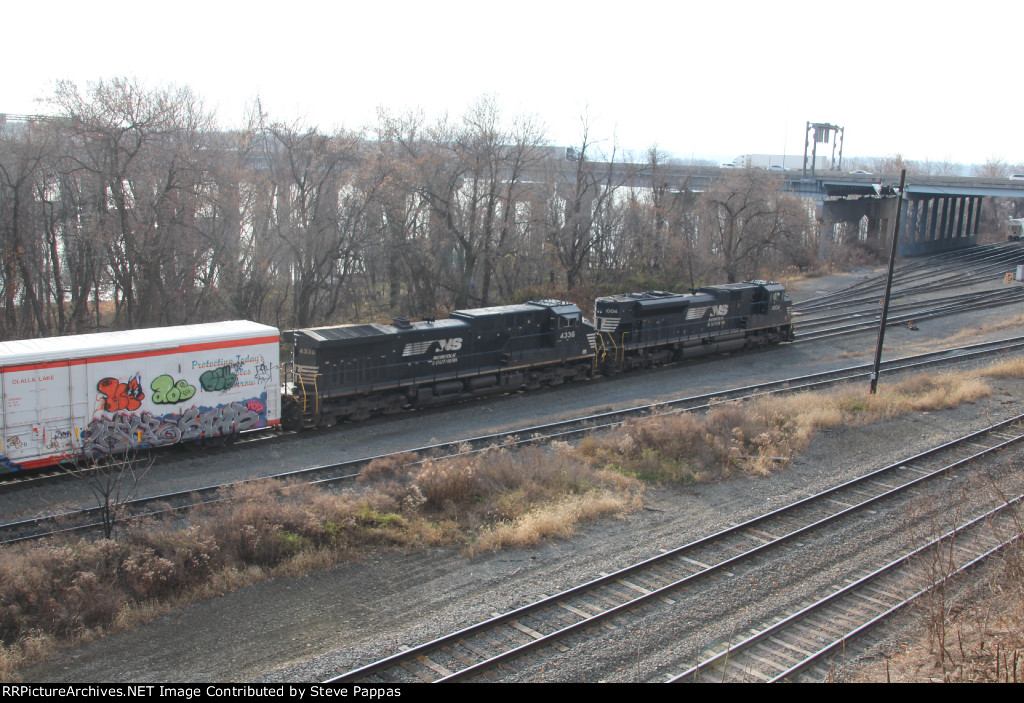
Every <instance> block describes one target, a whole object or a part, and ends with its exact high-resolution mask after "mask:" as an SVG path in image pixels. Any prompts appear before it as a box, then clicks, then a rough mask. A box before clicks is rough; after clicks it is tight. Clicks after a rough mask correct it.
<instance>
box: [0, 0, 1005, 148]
mask: <svg viewBox="0 0 1024 703" xmlns="http://www.w3.org/2000/svg"><path fill="white" fill-rule="evenodd" d="M1022 18H1024V11H1022V10H1021V9H1020V6H1018V5H1017V4H1016V3H1015V2H1006V1H1005V0H997V1H994V2H993V1H990V0H972V2H970V3H963V2H957V3H953V2H949V1H948V0H928V1H927V2H925V1H921V2H916V1H915V2H910V1H901V0H892V1H890V2H859V3H836V2H822V1H821V0H815V1H813V2H802V1H801V2H798V1H795V0H794V1H787V0H762V1H761V2H744V1H738V0H737V1H734V2H730V1H728V0H703V1H702V2H692V1H691V0H684V1H676V2H664V1H663V2H647V1H644V0H632V1H630V2H606V1H604V0H585V1H582V0H581V1H576V0H572V1H569V0H547V1H536V0H511V1H509V2H504V3H502V2H497V1H496V0H475V1H472V0H471V1H466V2H462V1H455V0H421V2H411V1H407V0H401V1H395V2H387V1H386V0H364V1H363V2H352V1H351V0H335V1H334V2H321V1H320V0H307V1H306V2H297V3H290V4H286V3H283V2H275V3H268V2H264V1H263V0H250V1H247V2H240V1H237V0H206V2H194V1H193V0H176V1H175V2H162V3H157V2H153V1H152V0H141V1H138V0H137V1H136V2H113V1H111V0H94V2H83V1H82V0H76V1H74V2H68V1H66V0H53V1H51V2H47V3H43V4H31V3H29V2H6V3H4V5H3V9H2V10H0V27H2V28H0V37H2V47H3V54H4V68H3V69H2V73H0V75H2V76H3V77H2V78H0V112H7V113H14V114H24V113H30V114H33V113H44V114H45V113H46V112H48V111H50V108H49V107H47V106H46V105H41V104H39V103H37V102H34V99H36V98H40V97H42V98H46V97H48V96H50V95H52V94H53V87H54V83H55V81H57V80H60V79H69V80H72V81H74V82H76V83H77V84H78V85H79V87H80V88H82V89H84V88H85V87H86V84H87V83H89V82H94V81H97V80H100V79H104V80H105V79H111V78H115V77H131V78H136V79H137V80H138V81H139V82H140V83H141V84H142V85H144V86H145V87H147V88H156V87H162V86H169V85H176V86H189V87H190V88H192V90H193V91H194V92H195V93H196V94H198V96H199V97H201V98H202V99H203V101H204V103H205V104H206V106H207V107H208V108H212V109H214V110H215V111H216V114H217V121H218V123H219V124H220V125H221V126H224V127H229V126H235V125H239V124H241V123H242V121H243V117H244V115H245V111H246V105H247V104H251V103H252V102H253V101H254V99H255V98H256V97H257V96H259V97H260V99H261V100H262V103H263V107H264V110H265V111H266V112H268V113H269V115H270V117H271V118H272V119H274V120H278V121H283V122H290V123H299V124H301V125H305V126H311V125H317V126H319V127H320V128H321V129H324V130H330V129H333V128H335V127H344V128H347V129H360V128H362V127H366V126H369V125H372V124H373V123H374V121H375V119H376V118H375V115H376V109H377V107H378V106H383V107H386V108H388V109H389V110H391V111H396V112H401V111H405V110H408V109H413V108H420V109H422V110H423V111H424V112H425V113H426V115H427V116H428V117H435V116H437V115H440V114H442V113H444V112H446V111H447V113H448V114H449V115H450V116H452V117H458V116H460V115H461V114H462V113H463V112H464V111H465V110H466V108H467V107H468V106H469V105H470V104H472V103H474V102H475V101H477V100H478V99H479V98H480V97H481V96H484V95H491V96H493V97H494V98H495V99H496V101H497V102H498V104H499V105H500V106H501V108H502V111H503V114H504V115H505V116H506V117H507V118H509V119H511V118H512V117H513V116H514V115H517V114H527V115H533V116H535V117H536V118H537V119H538V120H539V121H540V122H541V123H542V124H543V125H545V126H546V130H545V131H546V134H547V135H548V138H549V142H550V143H552V144H555V145H571V144H575V143H578V142H579V140H580V134H581V118H582V116H583V115H587V116H589V120H590V125H591V127H590V136H591V138H592V139H593V138H597V139H598V140H600V141H601V146H602V147H603V148H604V149H606V150H607V149H610V148H611V146H612V145H613V144H617V145H618V147H619V148H620V149H632V150H635V151H643V150H646V149H647V148H648V147H650V146H652V145H657V146H658V148H659V149H661V150H663V151H666V152H671V153H673V154H675V155H677V156H680V157H683V158H686V157H689V156H695V157H697V158H712V159H715V160H719V159H722V160H732V158H733V157H734V156H737V155H739V154H744V153H770V154H781V153H786V154H802V153H803V148H804V132H805V125H806V122H807V121H811V122H828V123H832V124H836V125H840V126H842V127H845V130H846V132H845V146H844V151H843V156H844V158H849V157H868V156H888V155H892V154H895V153H901V154H903V156H904V157H905V158H908V159H915V160H922V161H923V160H931V161H944V160H950V161H959V162H964V163H972V162H973V163H983V162H985V161H987V160H989V159H1001V160H1003V161H1006V162H1008V163H1010V164H1014V163H1022V162H1024V137H1022V135H1021V127H1020V125H1021V115H1022V108H1024V95H1022V93H1021V89H1020V80H1019V77H1018V71H1019V69H1020V66H1021V63H1022V57H1021V40H1020V37H1021V19H1022ZM819 153H821V147H819Z"/></svg>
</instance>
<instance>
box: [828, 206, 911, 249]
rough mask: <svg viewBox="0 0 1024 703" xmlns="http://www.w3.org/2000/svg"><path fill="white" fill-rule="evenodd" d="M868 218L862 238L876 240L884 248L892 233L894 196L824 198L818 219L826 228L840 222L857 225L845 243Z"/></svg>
mask: <svg viewBox="0 0 1024 703" xmlns="http://www.w3.org/2000/svg"><path fill="white" fill-rule="evenodd" d="M865 217H866V218H867V231H866V232H865V233H864V235H865V236H864V237H863V239H864V240H865V241H868V242H874V243H877V244H878V246H880V247H882V248H883V249H884V248H885V247H886V246H887V243H888V241H889V236H890V234H891V233H892V223H893V221H894V220H895V219H896V198H895V197H888V198H858V199H856V200H826V201H824V202H823V203H822V204H821V206H820V207H819V212H818V222H819V223H822V224H823V225H824V226H825V228H826V229H827V230H828V231H832V229H833V228H834V225H836V224H837V223H839V222H845V223H848V224H855V225H857V227H856V228H854V229H853V234H851V235H850V236H848V237H847V241H846V242H844V243H846V244H848V243H850V242H853V241H856V240H857V239H858V238H860V233H861V230H860V223H861V221H862V220H863V219H864V218H865Z"/></svg>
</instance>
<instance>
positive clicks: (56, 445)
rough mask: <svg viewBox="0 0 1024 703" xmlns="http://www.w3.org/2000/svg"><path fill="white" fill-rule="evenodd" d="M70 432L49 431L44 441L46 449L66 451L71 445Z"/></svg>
mask: <svg viewBox="0 0 1024 703" xmlns="http://www.w3.org/2000/svg"><path fill="white" fill-rule="evenodd" d="M71 437H72V432H71V430H51V431H50V433H49V437H48V439H47V440H46V447H45V448H46V449H50V450H54V451H55V450H59V449H66V448H67V447H68V446H70V444H71Z"/></svg>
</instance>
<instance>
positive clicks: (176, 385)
mask: <svg viewBox="0 0 1024 703" xmlns="http://www.w3.org/2000/svg"><path fill="white" fill-rule="evenodd" d="M149 387H150V388H151V389H152V390H153V397H152V399H151V400H152V401H153V402H154V403H156V404H158V405H165V404H166V405H174V404H175V403H182V402H184V401H186V400H188V399H189V398H191V397H192V396H194V395H195V394H196V387H195V386H193V385H191V384H190V383H189V382H188V381H186V380H185V379H181V380H180V381H177V382H175V380H174V378H173V377H172V376H168V375H167V374H164V375H162V376H157V377H156V378H154V379H153V382H152V383H150V384H149Z"/></svg>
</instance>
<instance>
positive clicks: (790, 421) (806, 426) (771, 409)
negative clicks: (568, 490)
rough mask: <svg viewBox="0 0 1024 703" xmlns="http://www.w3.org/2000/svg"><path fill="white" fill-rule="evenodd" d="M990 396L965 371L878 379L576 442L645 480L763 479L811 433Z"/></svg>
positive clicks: (595, 459) (598, 461)
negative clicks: (872, 386) (874, 385)
mask: <svg viewBox="0 0 1024 703" xmlns="http://www.w3.org/2000/svg"><path fill="white" fill-rule="evenodd" d="M990 393H991V389H990V388H989V386H988V384H987V383H985V381H984V380H982V379H981V378H979V377H977V376H973V375H964V374H949V375H940V376H927V375H923V374H922V375H919V376H914V377H912V378H910V379H907V380H905V381H902V382H899V383H896V384H882V386H881V387H880V388H879V391H878V393H877V394H876V395H871V394H870V393H868V390H867V388H865V387H863V386H862V385H861V386H856V387H855V386H843V387H840V388H838V389H836V390H834V391H830V392H826V393H796V394H793V395H785V396H778V395H773V396H761V397H759V398H756V399H753V400H751V401H748V402H743V403H729V404H726V405H724V406H720V407H717V408H713V409H712V410H711V411H710V412H708V413H707V415H705V416H703V417H701V416H696V415H692V414H689V413H684V414H675V415H664V416H660V417H656V418H647V419H642V420H634V421H631V422H628V423H626V424H625V425H623V428H622V431H621V432H620V433H619V434H618V435H617V436H614V437H604V438H600V439H588V440H585V441H583V442H581V443H580V445H579V448H578V452H579V454H580V456H581V457H584V458H585V459H587V460H588V461H590V462H592V463H594V464H595V465H598V466H602V467H605V468H609V469H613V470H616V471H620V472H623V473H625V474H626V475H630V476H636V477H639V478H642V479H645V480H656V481H671V482H679V483H700V482H704V481H712V480H718V479H721V478H726V477H728V476H729V475H730V474H731V473H732V472H734V471H742V472H744V473H747V474H750V475H755V476H765V475H767V474H769V473H771V472H772V471H773V470H775V469H776V468H777V467H779V466H783V465H785V464H786V463H787V462H788V461H789V460H790V459H791V458H792V456H793V455H794V454H795V453H797V452H799V451H801V450H803V449H805V448H806V447H807V445H808V443H809V442H810V441H811V439H812V438H813V437H814V435H815V434H817V433H818V432H820V431H821V430H824V429H828V428H832V427H837V426H840V425H861V424H867V423H871V422H877V421H879V420H884V419H886V418H891V417H895V416H897V415H901V414H905V413H910V412H922V411H933V410H939V409H942V408H950V407H955V406H956V405H959V404H961V403H964V402H972V401H974V400H977V399H978V398H981V397H984V396H986V395H989V394H990Z"/></svg>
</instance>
